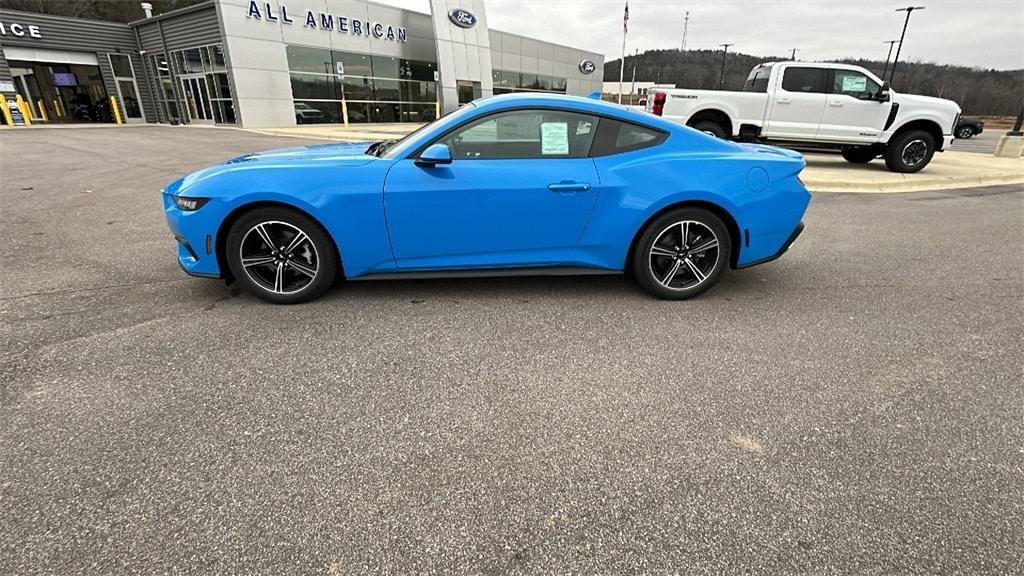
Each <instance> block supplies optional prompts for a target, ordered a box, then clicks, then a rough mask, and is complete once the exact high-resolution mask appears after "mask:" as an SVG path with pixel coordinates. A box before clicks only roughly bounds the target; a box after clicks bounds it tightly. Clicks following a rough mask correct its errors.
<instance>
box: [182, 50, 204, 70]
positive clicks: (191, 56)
mask: <svg viewBox="0 0 1024 576" xmlns="http://www.w3.org/2000/svg"><path fill="white" fill-rule="evenodd" d="M183 56H184V62H185V65H184V73H185V74H195V73H201V72H202V71H203V57H202V55H201V54H200V52H199V48H190V49H188V50H185V51H184V54H183Z"/></svg>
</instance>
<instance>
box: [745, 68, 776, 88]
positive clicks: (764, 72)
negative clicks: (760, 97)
mask: <svg viewBox="0 0 1024 576" xmlns="http://www.w3.org/2000/svg"><path fill="white" fill-rule="evenodd" d="M771 75H772V69H771V68H758V69H757V70H756V71H755V72H754V73H752V74H751V75H750V77H749V78H747V81H746V82H745V83H744V84H743V91H744V92H767V91H768V79H769V78H770V77H771Z"/></svg>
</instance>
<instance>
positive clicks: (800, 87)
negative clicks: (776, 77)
mask: <svg viewBox="0 0 1024 576" xmlns="http://www.w3.org/2000/svg"><path fill="white" fill-rule="evenodd" d="M827 79H828V70H826V69H824V68H805V67H801V66H790V67H789V68H786V71H785V72H784V73H783V75H782V89H783V90H785V91H786V92H808V93H815V94H824V93H826V92H828V90H827V89H826V86H827Z"/></svg>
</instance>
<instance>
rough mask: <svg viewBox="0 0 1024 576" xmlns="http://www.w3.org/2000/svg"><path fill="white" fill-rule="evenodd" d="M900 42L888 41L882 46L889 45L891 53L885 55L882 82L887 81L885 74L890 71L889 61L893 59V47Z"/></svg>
mask: <svg viewBox="0 0 1024 576" xmlns="http://www.w3.org/2000/svg"><path fill="white" fill-rule="evenodd" d="M897 42H899V40H886V41H885V42H882V44H888V45H889V53H888V54H886V55H885V68H883V69H882V80H885V73H886V72H888V71H889V59H890V58H892V45H893V44H895V43H897Z"/></svg>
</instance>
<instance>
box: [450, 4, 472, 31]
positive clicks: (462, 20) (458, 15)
mask: <svg viewBox="0 0 1024 576" xmlns="http://www.w3.org/2000/svg"><path fill="white" fill-rule="evenodd" d="M448 19H449V20H451V21H452V24H455V25H456V26H458V27H459V28H472V27H473V26H474V25H475V24H476V16H473V13H472V12H469V11H468V10H463V9H462V8H452V11H451V12H449V13H448Z"/></svg>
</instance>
